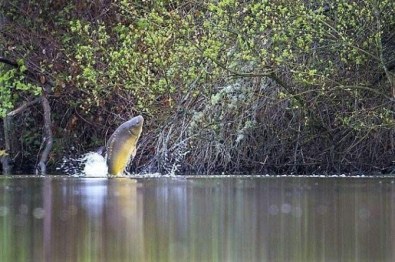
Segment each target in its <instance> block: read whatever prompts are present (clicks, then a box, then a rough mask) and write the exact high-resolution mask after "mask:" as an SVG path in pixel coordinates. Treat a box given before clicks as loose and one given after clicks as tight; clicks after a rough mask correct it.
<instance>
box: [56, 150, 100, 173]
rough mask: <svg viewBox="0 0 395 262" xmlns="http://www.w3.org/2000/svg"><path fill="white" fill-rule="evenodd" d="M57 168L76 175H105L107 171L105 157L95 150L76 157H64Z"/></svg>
mask: <svg viewBox="0 0 395 262" xmlns="http://www.w3.org/2000/svg"><path fill="white" fill-rule="evenodd" d="M57 169H58V170H60V171H62V172H64V173H66V174H67V175H70V176H78V177H80V176H81V177H105V176H107V173H108V167H107V164H106V160H105V158H104V157H103V156H102V155H101V154H99V153H97V152H88V153H86V154H84V155H82V156H81V157H77V158H73V157H64V158H63V161H62V164H61V165H60V167H58V168H57Z"/></svg>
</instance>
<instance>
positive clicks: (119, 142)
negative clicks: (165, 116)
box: [106, 116, 144, 176]
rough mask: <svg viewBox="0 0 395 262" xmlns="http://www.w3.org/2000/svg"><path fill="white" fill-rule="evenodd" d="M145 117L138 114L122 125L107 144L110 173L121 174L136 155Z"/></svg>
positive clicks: (107, 160)
mask: <svg viewBox="0 0 395 262" xmlns="http://www.w3.org/2000/svg"><path fill="white" fill-rule="evenodd" d="M143 123H144V118H143V117H142V116H136V117H133V118H132V119H130V120H129V121H126V122H125V123H123V124H122V125H120V126H119V127H118V128H117V129H116V130H115V131H114V133H113V134H112V135H111V137H110V139H109V140H108V143H107V146H106V152H107V153H106V162H107V166H108V173H109V174H110V175H114V176H118V175H121V174H122V173H123V172H124V171H125V168H126V167H127V166H128V164H129V163H130V161H131V160H132V159H133V158H134V157H135V155H136V145H137V141H138V140H139V138H140V135H141V131H142V130H143Z"/></svg>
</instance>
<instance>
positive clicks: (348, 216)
mask: <svg viewBox="0 0 395 262" xmlns="http://www.w3.org/2000/svg"><path fill="white" fill-rule="evenodd" d="M394 180H395V179H392V178H380V179H372V178H352V179H349V178H296V177H294V178H285V177H277V178H276V177H268V178H262V177H261V178H253V177H248V178H241V177H237V178H203V177H200V178H183V177H173V178H110V179H108V178H73V177H34V178H32V177H18V178H10V177H0V261H395V239H394V237H395V184H394Z"/></svg>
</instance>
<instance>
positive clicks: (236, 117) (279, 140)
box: [0, 0, 395, 172]
mask: <svg viewBox="0 0 395 262" xmlns="http://www.w3.org/2000/svg"><path fill="white" fill-rule="evenodd" d="M394 50H395V3H394V1H391V0H382V1H377V0H364V1H362V0H354V1H346V0H335V1H329V2H328V1H321V0H316V1H307V0H294V1H286V0H278V1H267V0H266V1H265V0H264V1H236V0H217V1H208V0H204V1H172V0H168V1H148V0H141V1H126V0H113V1H109V0H104V1H64V0H52V1H44V2H43V1H18V0H11V1H7V2H4V3H1V4H0V57H2V58H4V59H3V61H2V62H3V63H0V97H1V101H0V114H1V117H2V118H3V123H4V127H5V128H4V130H3V131H4V134H5V136H6V137H7V136H8V139H5V140H3V146H2V148H1V149H2V150H3V151H1V152H2V154H3V155H4V156H6V155H8V158H11V159H12V160H13V162H14V169H15V170H17V169H22V168H26V167H27V168H30V170H32V169H33V168H34V166H35V165H37V163H38V162H39V159H40V160H41V163H42V162H48V165H49V166H50V167H52V168H53V167H55V166H56V165H57V164H58V163H59V161H60V160H61V159H62V157H63V156H65V155H68V154H70V150H71V151H72V154H80V153H83V152H86V151H88V150H91V149H95V148H96V147H99V146H101V145H104V143H105V141H106V139H108V137H109V136H110V134H111V132H112V131H113V130H115V128H116V126H117V125H119V124H120V123H121V122H123V121H125V120H127V119H128V118H130V117H131V116H133V115H136V114H142V115H143V116H144V117H145V119H146V121H145V127H144V131H143V135H142V138H141V140H140V143H139V149H138V152H137V156H136V158H135V160H134V162H133V168H134V170H135V171H138V172H142V171H147V172H148V171H150V172H152V171H159V172H174V171H178V172H183V171H197V172H213V171H258V172H262V171H265V172H266V171H273V172H289V171H293V172H326V171H328V172H349V171H350V172H351V171H383V172H390V171H391V170H393V166H394V160H395V159H394V155H395V154H394V153H395V141H394V140H395V114H394V110H395V77H394V76H395V71H394V66H395V51H394ZM7 62H8V63H7ZM40 101H41V102H42V101H48V102H49V104H48V106H49V107H50V109H49V107H47V109H46V110H47V111H48V110H49V112H50V115H49V116H50V117H49V116H48V114H47V113H48V112H47V113H45V112H46V110H45V103H42V105H40V103H38V102H40ZM42 108H43V109H42ZM10 117H11V118H12V121H10ZM45 119H47V121H45ZM48 119H50V128H49V129H48V121H49V120H48ZM45 124H47V128H45ZM43 126H44V127H43ZM10 130H11V131H10ZM10 132H11V134H12V137H11V138H10V137H9V134H8V133H10ZM7 134H8V135H7ZM48 137H53V145H51V146H50V149H51V150H47V151H48V152H49V154H48V157H47V158H43V157H42V151H43V150H44V149H48V143H47V142H48ZM43 138H45V139H44V140H43ZM7 141H8V142H7ZM7 143H8V145H7ZM4 156H3V158H4ZM40 156H41V158H40ZM21 163H22V164H21ZM391 168H392V169H391Z"/></svg>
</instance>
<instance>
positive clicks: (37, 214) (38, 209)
mask: <svg viewBox="0 0 395 262" xmlns="http://www.w3.org/2000/svg"><path fill="white" fill-rule="evenodd" d="M33 216H34V217H35V218H37V219H42V218H44V216H45V210H44V208H41V207H36V208H35V209H33Z"/></svg>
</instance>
